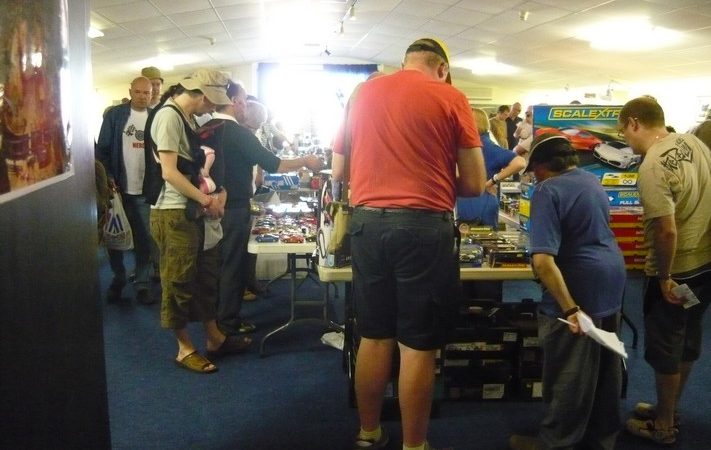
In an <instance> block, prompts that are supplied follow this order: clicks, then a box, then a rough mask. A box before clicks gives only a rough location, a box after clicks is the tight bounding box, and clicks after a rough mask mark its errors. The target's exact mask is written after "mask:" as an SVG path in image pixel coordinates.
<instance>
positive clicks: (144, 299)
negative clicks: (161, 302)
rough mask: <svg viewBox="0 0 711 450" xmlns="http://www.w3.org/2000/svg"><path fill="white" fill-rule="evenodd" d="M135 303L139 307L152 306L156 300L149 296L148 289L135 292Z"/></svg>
mask: <svg viewBox="0 0 711 450" xmlns="http://www.w3.org/2000/svg"><path fill="white" fill-rule="evenodd" d="M136 301H137V302H138V303H140V304H141V305H152V304H154V303H155V302H156V299H155V298H153V296H152V295H151V291H149V290H148V289H141V290H140V291H138V292H136Z"/></svg>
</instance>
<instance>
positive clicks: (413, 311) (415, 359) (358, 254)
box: [333, 38, 486, 450]
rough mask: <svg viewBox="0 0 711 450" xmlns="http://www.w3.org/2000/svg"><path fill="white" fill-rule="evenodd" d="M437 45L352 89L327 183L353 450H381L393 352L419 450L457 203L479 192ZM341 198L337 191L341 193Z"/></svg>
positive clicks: (407, 432)
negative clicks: (346, 246)
mask: <svg viewBox="0 0 711 450" xmlns="http://www.w3.org/2000/svg"><path fill="white" fill-rule="evenodd" d="M450 83H451V79H450V77H449V57H448V55H447V52H446V50H445V47H444V45H443V44H441V43H440V42H438V41H437V40H435V39H429V38H427V39H418V40H417V41H415V42H414V43H412V44H411V45H410V46H409V47H408V49H407V51H406V53H405V60H404V62H403V70H401V71H398V72H396V73H393V74H391V75H386V76H380V77H377V78H373V79H371V80H369V81H367V82H365V83H363V84H361V85H360V86H359V87H358V88H357V89H356V92H355V93H354V94H353V95H352V96H351V99H350V101H349V105H348V111H347V115H346V120H345V121H344V125H343V126H342V127H341V130H339V133H338V135H337V137H336V142H335V145H334V149H333V151H334V155H333V179H334V180H336V181H339V180H342V179H343V178H344V170H345V167H346V165H345V162H346V158H349V164H350V171H349V175H350V192H351V194H350V201H351V204H352V205H355V209H354V213H353V217H352V219H351V225H350V233H351V249H352V261H353V287H354V300H355V306H356V308H355V309H356V318H357V323H358V332H359V333H360V336H361V341H360V346H359V349H358V356H357V361H356V374H355V389H356V400H357V403H358V414H359V417H360V425H361V428H360V432H359V433H358V437H357V438H356V443H355V445H354V448H371V449H377V448H384V447H385V446H386V445H387V442H388V437H387V433H386V432H385V429H384V428H383V427H382V426H381V425H380V410H381V407H382V403H383V395H384V392H385V387H386V385H387V383H388V381H389V379H390V373H391V362H392V356H393V351H394V349H395V345H396V343H397V345H398V346H399V349H400V375H399V383H398V386H399V399H400V411H401V414H402V432H403V448H404V449H408V450H409V449H428V448H430V447H429V444H428V443H427V440H426V439H427V428H428V424H429V415H430V409H431V404H432V393H433V389H434V375H435V351H436V349H437V348H439V347H440V346H441V345H442V344H443V339H444V332H445V326H444V324H445V322H446V319H447V317H446V314H445V313H446V311H449V310H450V308H449V306H451V305H448V304H447V303H448V302H451V301H453V300H454V299H455V298H456V297H455V296H454V295H452V294H451V293H452V291H453V289H456V286H457V284H458V277H459V267H458V261H457V255H455V254H454V252H453V251H452V249H453V248H454V225H453V222H452V210H453V209H454V203H455V198H456V196H457V195H459V196H475V195H479V194H480V193H481V192H482V191H483V189H484V185H485V182H486V176H485V167H484V160H483V156H482V152H481V148H480V147H481V142H480V140H479V134H478V133H477V128H476V125H475V123H474V119H473V116H472V112H471V108H470V107H469V103H468V102H467V99H466V97H465V96H464V94H462V93H461V92H460V91H458V90H457V89H455V88H453V87H452V86H451V85H450ZM344 189H346V188H344Z"/></svg>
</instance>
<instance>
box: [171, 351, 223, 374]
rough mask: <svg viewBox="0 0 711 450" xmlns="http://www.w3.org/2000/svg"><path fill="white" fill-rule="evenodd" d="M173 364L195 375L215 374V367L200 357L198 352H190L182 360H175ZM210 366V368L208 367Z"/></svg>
mask: <svg viewBox="0 0 711 450" xmlns="http://www.w3.org/2000/svg"><path fill="white" fill-rule="evenodd" d="M175 364H177V365H178V366H179V367H182V368H183V369H186V370H189V371H191V372H197V373H215V372H217V367H215V365H214V364H212V363H211V362H210V361H209V360H208V359H207V358H205V357H204V356H202V355H201V354H200V353H198V352H192V353H191V354H189V355H188V356H186V357H184V358H183V359H176V360H175ZM210 366H212V367H210Z"/></svg>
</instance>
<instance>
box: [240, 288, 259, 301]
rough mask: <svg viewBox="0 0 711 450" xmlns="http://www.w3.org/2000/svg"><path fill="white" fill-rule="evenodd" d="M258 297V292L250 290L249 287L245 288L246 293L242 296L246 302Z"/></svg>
mask: <svg viewBox="0 0 711 450" xmlns="http://www.w3.org/2000/svg"><path fill="white" fill-rule="evenodd" d="M256 299H257V294H255V293H254V292H252V291H250V290H249V289H245V290H244V295H243V296H242V300H244V301H245V302H253V301H255V300H256Z"/></svg>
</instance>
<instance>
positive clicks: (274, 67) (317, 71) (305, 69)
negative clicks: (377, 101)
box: [257, 63, 378, 147]
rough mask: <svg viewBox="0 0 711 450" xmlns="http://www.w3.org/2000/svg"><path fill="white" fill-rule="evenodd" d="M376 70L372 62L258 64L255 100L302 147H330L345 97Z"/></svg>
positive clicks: (341, 114) (340, 116)
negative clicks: (259, 102)
mask: <svg viewBox="0 0 711 450" xmlns="http://www.w3.org/2000/svg"><path fill="white" fill-rule="evenodd" d="M376 70H378V66H377V65H375V64H348V65H345V64H344V65H336V64H324V65H288V64H271V63H261V64H259V67H258V69H257V77H258V92H259V99H260V101H261V102H262V103H264V104H265V105H266V106H267V108H269V110H270V111H271V113H272V116H273V118H274V119H273V120H274V122H275V123H278V124H279V125H280V127H281V128H282V129H283V130H284V132H285V133H286V134H287V136H297V135H298V138H299V140H300V141H301V143H302V144H303V145H306V146H309V145H319V146H320V147H330V145H331V142H332V140H333V136H334V135H335V133H336V130H337V129H338V125H339V124H340V121H341V118H342V117H343V108H344V106H345V104H346V102H347V101H348V97H349V96H350V95H351V92H352V91H353V89H354V88H355V86H356V85H357V84H358V83H360V82H362V81H365V79H366V78H367V77H368V75H370V74H371V73H373V72H375V71H376Z"/></svg>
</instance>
